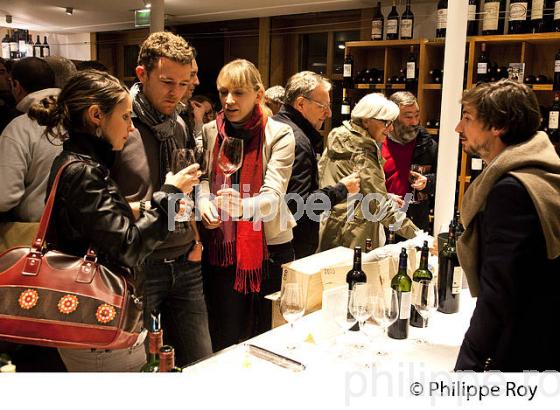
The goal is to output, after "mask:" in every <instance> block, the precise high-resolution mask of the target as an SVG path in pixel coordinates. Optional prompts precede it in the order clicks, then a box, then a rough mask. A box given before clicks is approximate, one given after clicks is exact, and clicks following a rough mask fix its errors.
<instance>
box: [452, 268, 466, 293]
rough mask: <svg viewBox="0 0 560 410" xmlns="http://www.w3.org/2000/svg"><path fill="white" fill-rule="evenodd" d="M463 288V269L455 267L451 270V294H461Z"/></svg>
mask: <svg viewBox="0 0 560 410" xmlns="http://www.w3.org/2000/svg"><path fill="white" fill-rule="evenodd" d="M462 287H463V268H461V267H460V266H455V267H454V268H453V283H452V285H451V293H452V294H453V295H456V294H458V293H460V292H461V288H462Z"/></svg>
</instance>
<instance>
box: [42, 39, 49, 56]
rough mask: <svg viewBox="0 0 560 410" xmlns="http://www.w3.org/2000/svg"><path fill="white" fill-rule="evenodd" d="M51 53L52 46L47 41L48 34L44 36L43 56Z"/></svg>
mask: <svg viewBox="0 0 560 410" xmlns="http://www.w3.org/2000/svg"><path fill="white" fill-rule="evenodd" d="M50 55H51V47H50V46H49V43H47V36H44V37H43V57H48V56H50Z"/></svg>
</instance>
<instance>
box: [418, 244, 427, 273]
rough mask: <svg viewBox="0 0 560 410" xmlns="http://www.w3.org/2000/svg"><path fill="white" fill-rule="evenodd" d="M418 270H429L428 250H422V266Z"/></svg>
mask: <svg viewBox="0 0 560 410" xmlns="http://www.w3.org/2000/svg"><path fill="white" fill-rule="evenodd" d="M418 269H428V248H422V253H421V255H420V266H419V267H418Z"/></svg>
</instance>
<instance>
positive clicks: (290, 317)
mask: <svg viewBox="0 0 560 410" xmlns="http://www.w3.org/2000/svg"><path fill="white" fill-rule="evenodd" d="M304 311H305V305H304V301H303V292H302V290H301V287H300V285H299V284H298V283H286V284H284V286H283V287H282V291H281V295H280V312H281V313H282V316H284V319H285V320H286V321H287V322H288V323H289V324H290V328H291V333H292V341H291V342H290V343H289V344H288V346H287V348H288V349H295V347H296V346H295V343H294V338H295V335H294V322H295V321H296V320H297V319H299V318H300V317H302V316H303V313H304Z"/></svg>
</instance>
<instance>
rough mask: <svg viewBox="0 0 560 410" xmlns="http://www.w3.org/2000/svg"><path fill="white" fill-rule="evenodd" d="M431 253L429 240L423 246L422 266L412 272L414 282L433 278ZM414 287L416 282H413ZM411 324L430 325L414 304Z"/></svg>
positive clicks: (416, 325) (411, 311)
mask: <svg viewBox="0 0 560 410" xmlns="http://www.w3.org/2000/svg"><path fill="white" fill-rule="evenodd" d="M429 253H430V248H429V247H428V241H424V245H423V246H422V251H421V253H420V266H418V269H416V270H415V271H414V273H413V274H412V281H413V282H420V281H421V280H432V278H433V274H432V272H431V271H430V269H429V267H428V256H429ZM412 286H413V287H414V283H412ZM410 326H414V327H426V326H428V320H426V319H424V318H423V317H422V316H421V315H420V313H418V312H417V311H416V309H415V308H414V306H411V307H410Z"/></svg>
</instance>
